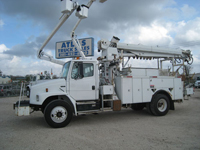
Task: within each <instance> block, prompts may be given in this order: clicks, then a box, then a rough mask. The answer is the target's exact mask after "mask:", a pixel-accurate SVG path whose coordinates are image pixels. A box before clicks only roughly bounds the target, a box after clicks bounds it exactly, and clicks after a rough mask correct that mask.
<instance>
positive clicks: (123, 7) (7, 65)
mask: <svg viewBox="0 0 200 150" xmlns="http://www.w3.org/2000/svg"><path fill="white" fill-rule="evenodd" d="M77 2H78V3H79V4H87V2H88V1H87V0H77ZM199 8H200V1H199V0H139V1H138V0H107V1H106V2H105V3H99V2H98V0H96V2H94V3H93V4H92V6H91V8H90V9H89V14H88V18H86V19H84V20H82V22H81V23H80V25H79V26H78V28H77V29H76V35H77V38H87V37H93V38H94V43H95V44H94V46H95V47H94V49H95V53H94V54H95V56H94V57H98V56H100V53H98V52H97V42H98V40H100V39H109V40H110V39H111V38H112V36H117V37H119V38H120V42H123V43H132V44H142V45H147V46H160V47H169V48H181V49H184V50H188V49H189V50H191V51H192V54H193V58H194V62H193V64H192V66H191V67H192V70H191V72H194V73H200V10H199ZM61 15H62V13H61V2H60V0H42V1H41V0H0V64H1V65H0V70H1V71H2V72H3V74H5V75H23V76H25V75H27V74H37V73H40V72H44V71H48V72H50V71H51V69H52V70H53V73H54V74H55V75H59V74H60V72H61V69H62V66H61V65H57V64H54V63H51V62H48V61H45V60H40V59H38V58H37V50H38V49H39V48H40V47H41V45H42V43H43V42H44V41H45V40H46V38H47V37H48V35H49V34H50V33H51V32H52V30H53V29H54V27H55V26H56V25H57V24H58V22H59V18H60V16H61ZM77 20H78V18H77V17H76V16H75V13H74V14H72V15H71V17H70V18H69V19H68V20H67V21H66V22H65V23H64V25H63V26H62V27H61V28H60V30H59V31H58V32H57V33H56V34H55V36H54V37H53V38H52V39H51V40H50V42H49V43H48V44H47V45H46V47H45V48H44V51H45V52H47V53H48V54H50V55H52V56H53V57H55V43H56V42H58V41H65V40H70V33H71V30H72V29H73V27H74V25H75V23H76V22H77ZM62 60H63V61H68V60H69V59H62ZM134 63H135V64H136V66H137V65H138V66H139V67H140V66H141V65H147V66H152V65H153V63H152V62H150V61H142V62H140V61H135V62H134Z"/></svg>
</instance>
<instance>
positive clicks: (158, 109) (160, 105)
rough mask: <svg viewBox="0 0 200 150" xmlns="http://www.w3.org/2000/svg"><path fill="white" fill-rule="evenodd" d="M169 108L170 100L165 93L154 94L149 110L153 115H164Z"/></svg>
mask: <svg viewBox="0 0 200 150" xmlns="http://www.w3.org/2000/svg"><path fill="white" fill-rule="evenodd" d="M169 108H170V102H169V99H168V97H167V96H166V95H164V94H158V95H156V96H155V97H154V98H153V99H152V101H151V103H150V110H151V112H152V114H153V115H155V116H164V115H166V114H167V113H168V111H169Z"/></svg>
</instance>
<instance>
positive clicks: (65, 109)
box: [44, 100, 73, 128]
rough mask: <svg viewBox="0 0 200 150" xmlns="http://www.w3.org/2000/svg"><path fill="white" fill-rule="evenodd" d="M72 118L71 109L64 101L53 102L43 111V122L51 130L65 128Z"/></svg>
mask: <svg viewBox="0 0 200 150" xmlns="http://www.w3.org/2000/svg"><path fill="white" fill-rule="evenodd" d="M72 116H73V113H72V108H71V106H70V105H69V104H68V103H67V102H66V101H62V100H54V101H52V102H50V103H49V104H48V105H47V106H46V107H45V109H44V117H45V120H46V122H47V123H48V124H49V125H50V126H51V127H53V128H62V127H65V126H67V125H68V124H69V123H70V121H71V119H72Z"/></svg>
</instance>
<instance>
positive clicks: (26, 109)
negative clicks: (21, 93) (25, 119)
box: [13, 100, 31, 116]
mask: <svg viewBox="0 0 200 150" xmlns="http://www.w3.org/2000/svg"><path fill="white" fill-rule="evenodd" d="M13 109H14V110H15V114H16V115H17V116H28V115H30V110H31V107H30V103H29V100H23V101H20V102H19V101H18V102H16V103H15V104H13Z"/></svg>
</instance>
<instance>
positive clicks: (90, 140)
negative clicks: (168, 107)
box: [0, 89, 200, 150]
mask: <svg viewBox="0 0 200 150" xmlns="http://www.w3.org/2000/svg"><path fill="white" fill-rule="evenodd" d="M17 100H18V97H10V98H0V113H1V116H0V149H1V150H35V149H38V150H39V149H41V150H66V149H67V150H74V149H81V150H82V149H83V150H94V149H95V150H102V149H103V150H104V149H109V150H112V149H113V150H116V149H123V150H126V149H128V150H130V149H135V150H137V149H138V150H151V149H152V150H157V149H159V150H160V149H162V150H168V149H173V150H200V90H199V89H197V90H196V93H195V94H194V95H192V97H191V98H190V100H185V101H184V102H183V103H181V104H175V108H176V110H175V111H169V113H168V114H167V115H166V116H163V117H155V116H151V115H149V114H148V113H147V111H146V110H145V109H144V110H142V111H133V110H131V109H125V110H122V111H120V112H104V113H100V114H96V115H94V114H90V115H85V116H77V117H76V116H74V117H73V119H72V121H71V123H70V124H69V125H68V126H67V127H65V128H60V129H53V128H50V127H49V126H48V125H47V124H46V122H45V120H44V117H43V114H42V113H41V112H34V113H33V114H31V115H30V116H26V117H17V116H15V114H14V110H13V105H12V104H13V103H14V102H16V101H17Z"/></svg>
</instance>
